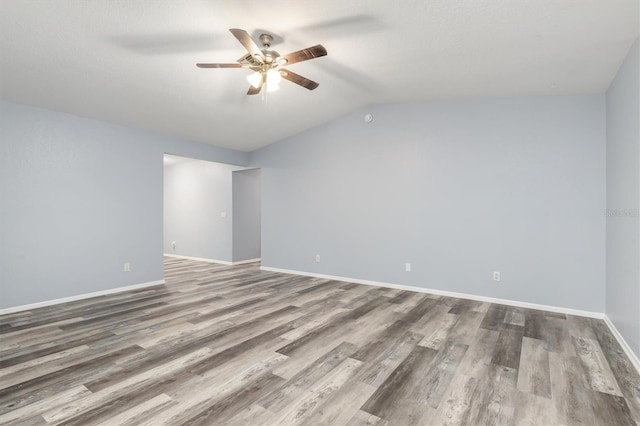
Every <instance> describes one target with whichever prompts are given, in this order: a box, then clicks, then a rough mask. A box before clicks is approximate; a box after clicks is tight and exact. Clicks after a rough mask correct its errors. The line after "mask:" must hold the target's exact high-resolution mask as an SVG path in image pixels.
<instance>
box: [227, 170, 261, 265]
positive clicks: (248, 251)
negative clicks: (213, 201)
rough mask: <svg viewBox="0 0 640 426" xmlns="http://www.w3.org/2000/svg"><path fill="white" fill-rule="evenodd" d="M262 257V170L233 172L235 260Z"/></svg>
mask: <svg viewBox="0 0 640 426" xmlns="http://www.w3.org/2000/svg"><path fill="white" fill-rule="evenodd" d="M259 257H260V170H259V169H252V170H240V171H236V172H233V261H234V262H238V261H241V260H249V259H257V258H259Z"/></svg>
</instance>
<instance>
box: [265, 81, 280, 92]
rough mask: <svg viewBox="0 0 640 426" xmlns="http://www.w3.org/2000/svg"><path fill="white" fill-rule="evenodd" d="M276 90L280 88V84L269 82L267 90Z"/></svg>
mask: <svg viewBox="0 0 640 426" xmlns="http://www.w3.org/2000/svg"><path fill="white" fill-rule="evenodd" d="M276 90H280V85H279V84H274V83H269V82H267V92H275V91H276Z"/></svg>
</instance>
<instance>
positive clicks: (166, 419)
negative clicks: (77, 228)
mask: <svg viewBox="0 0 640 426" xmlns="http://www.w3.org/2000/svg"><path fill="white" fill-rule="evenodd" d="M165 280H166V284H165V285H159V286H154V287H148V288H142V289H138V290H134V291H126V292H121V293H116V294H112V295H106V296H99V297H95V298H91V299H85V300H81V301H76V302H70V303H66V304H61V305H55V306H49V307H43V308H39V309H34V310H31V311H23V312H17V313H14V314H8V315H4V316H0V425H154V426H155V425H163V424H167V425H182V424H185V425H186V424H188V425H215V424H225V425H294V424H308V425H343V424H344V425H493V424H500V425H503V424H505V425H528V424H529V425H555V424H562V425H578V424H580V425H607V426H608V425H633V424H640V376H639V375H638V373H637V372H636V371H635V370H634V368H633V366H632V364H631V362H630V361H629V359H628V358H627V357H626V356H625V354H624V352H623V350H622V349H621V347H620V346H619V344H618V343H617V341H616V340H615V338H614V337H613V335H612V334H611V332H610V331H609V329H608V328H607V326H606V324H605V323H604V322H603V321H601V320H596V319H591V318H583V317H576V316H570V315H564V314H558V313H553V312H544V311H537V310H532V309H525V308H518V307H512V306H506V305H497V304H491V303H486V302H478V301H472V300H464V299H456V298H451V297H442V296H436V295H430V294H422V293H414V292H409V291H401V290H396V289H388V288H377V287H371V286H364V285H358V284H353V283H345V282H339V281H332V280H326V279H319V278H307V277H300V276H295V275H286V274H279V273H274V272H265V271H260V269H259V265H258V264H247V265H238V266H225V265H218V264H212V263H205V262H197V261H191V260H182V259H175V258H166V259H165Z"/></svg>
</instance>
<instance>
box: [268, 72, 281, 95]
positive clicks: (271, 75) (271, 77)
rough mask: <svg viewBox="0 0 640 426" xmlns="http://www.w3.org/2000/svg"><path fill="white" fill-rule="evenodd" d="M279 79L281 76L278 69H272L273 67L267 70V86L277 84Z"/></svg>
mask: <svg viewBox="0 0 640 426" xmlns="http://www.w3.org/2000/svg"><path fill="white" fill-rule="evenodd" d="M281 80H282V76H281V75H280V72H279V71H277V70H274V69H273V68H272V69H270V70H269V71H267V86H274V85H275V86H278V85H279V84H280V81H281ZM276 90H277V89H276Z"/></svg>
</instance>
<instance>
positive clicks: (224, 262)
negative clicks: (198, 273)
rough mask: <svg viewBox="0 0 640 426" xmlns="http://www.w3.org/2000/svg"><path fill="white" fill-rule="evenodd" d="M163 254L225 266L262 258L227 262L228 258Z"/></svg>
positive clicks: (256, 259)
mask: <svg viewBox="0 0 640 426" xmlns="http://www.w3.org/2000/svg"><path fill="white" fill-rule="evenodd" d="M164 256H167V257H175V258H176V259H187V260H198V261H200V262H208V263H219V264H221V265H227V266H234V265H242V264H244V263H252V262H259V261H260V260H262V259H261V258H259V257H257V258H255V259H248V260H238V261H237V262H229V261H228V260H217V259H207V258H204V257H193V256H182V255H179V254H169V253H164Z"/></svg>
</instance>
